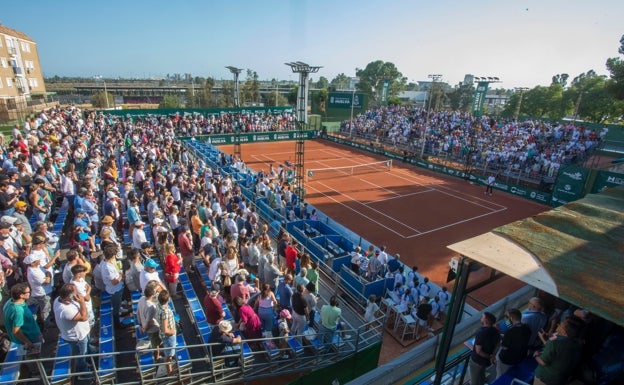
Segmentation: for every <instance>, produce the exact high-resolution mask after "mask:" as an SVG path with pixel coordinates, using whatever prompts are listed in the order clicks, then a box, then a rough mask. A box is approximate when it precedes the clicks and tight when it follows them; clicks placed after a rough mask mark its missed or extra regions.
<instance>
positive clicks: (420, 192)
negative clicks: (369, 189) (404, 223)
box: [364, 189, 437, 206]
mask: <svg viewBox="0 0 624 385" xmlns="http://www.w3.org/2000/svg"><path fill="white" fill-rule="evenodd" d="M434 191H437V190H436V189H428V190H423V191H419V192H413V193H410V194H403V195H400V194H397V196H395V197H390V198H383V199H377V200H374V201H370V202H369V203H364V204H365V205H367V206H368V205H370V204H373V203H378V202H385V201H390V200H393V199H400V198H407V197H411V196H414V195H420V194H424V193H428V192H434Z"/></svg>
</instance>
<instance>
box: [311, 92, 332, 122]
mask: <svg viewBox="0 0 624 385" xmlns="http://www.w3.org/2000/svg"><path fill="white" fill-rule="evenodd" d="M328 96H329V91H327V88H323V89H320V90H318V91H317V92H315V93H314V103H315V104H316V105H317V106H318V109H319V111H321V112H322V113H323V114H324V115H325V117H327V98H328Z"/></svg>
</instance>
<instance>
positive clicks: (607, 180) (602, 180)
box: [591, 170, 624, 194]
mask: <svg viewBox="0 0 624 385" xmlns="http://www.w3.org/2000/svg"><path fill="white" fill-rule="evenodd" d="M623 185H624V174H618V173H615V172H610V171H604V170H601V171H598V174H597V175H596V180H595V181H594V185H593V186H592V190H591V192H592V194H596V193H599V192H602V191H604V190H606V189H608V188H610V187H616V186H623Z"/></svg>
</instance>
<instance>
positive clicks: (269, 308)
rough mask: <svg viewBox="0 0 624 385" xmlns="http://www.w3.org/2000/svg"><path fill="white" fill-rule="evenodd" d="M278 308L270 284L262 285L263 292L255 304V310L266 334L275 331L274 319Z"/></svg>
mask: <svg viewBox="0 0 624 385" xmlns="http://www.w3.org/2000/svg"><path fill="white" fill-rule="evenodd" d="M276 306H277V298H275V294H273V292H272V291H271V287H270V286H269V284H268V283H265V284H264V285H262V291H261V292H260V295H259V296H258V299H257V300H256V303H255V308H256V309H257V311H258V316H259V317H260V320H261V321H262V329H263V330H264V331H265V332H270V331H272V330H273V319H274V318H275V317H274V316H275V314H274V312H275V307H276Z"/></svg>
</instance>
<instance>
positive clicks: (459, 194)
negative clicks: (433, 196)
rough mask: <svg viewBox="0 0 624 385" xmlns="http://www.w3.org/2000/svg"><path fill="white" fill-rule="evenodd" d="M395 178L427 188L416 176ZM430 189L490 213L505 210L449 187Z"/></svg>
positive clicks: (502, 207) (495, 204) (504, 207)
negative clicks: (472, 199)
mask: <svg viewBox="0 0 624 385" xmlns="http://www.w3.org/2000/svg"><path fill="white" fill-rule="evenodd" d="M407 172H408V171H403V172H401V173H402V174H406V173H407ZM396 177H397V178H398V179H403V180H405V181H408V182H412V183H416V184H418V185H420V186H423V187H426V186H427V185H425V184H423V183H422V182H421V181H422V178H420V179H419V178H418V177H417V176H413V175H409V178H406V177H402V176H399V175H397V176H396ZM430 188H432V189H433V190H435V191H438V192H440V193H442V194H446V195H448V196H451V197H453V198H456V199H460V200H463V201H465V202H468V203H470V204H473V205H475V206H479V207H483V208H484V209H486V210H490V211H492V212H498V211H502V210H507V207H506V206H502V205H499V204H498V203H494V202H490V201H484V200H483V199H481V198H479V197H475V196H473V195H468V194H466V193H463V192H461V191H457V190H454V189H452V188H449V187H444V186H439V185H438V186H436V187H430ZM443 189H447V190H450V191H453V192H455V193H456V194H453V193H450V192H448V191H444V190H443ZM462 195H464V196H466V195H468V196H469V197H471V198H474V199H476V200H480V201H483V202H488V203H489V204H491V205H492V206H498V207H500V209H498V210H496V209H493V208H492V207H488V206H486V205H483V204H480V203H477V202H474V201H471V200H469V199H466V198H464V197H463V196H462Z"/></svg>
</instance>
